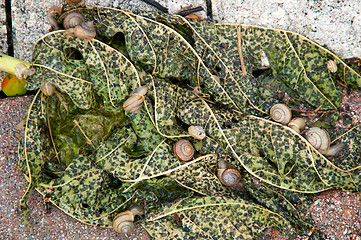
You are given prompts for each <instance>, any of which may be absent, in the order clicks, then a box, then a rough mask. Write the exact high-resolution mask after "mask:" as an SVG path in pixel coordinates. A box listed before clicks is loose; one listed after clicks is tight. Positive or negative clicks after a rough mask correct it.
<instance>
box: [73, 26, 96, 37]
mask: <svg viewBox="0 0 361 240" xmlns="http://www.w3.org/2000/svg"><path fill="white" fill-rule="evenodd" d="M74 35H75V36H76V37H78V38H81V39H84V40H91V39H94V38H95V36H96V32H95V28H94V25H93V23H92V22H82V23H80V24H79V25H78V26H76V27H75V28H74Z"/></svg>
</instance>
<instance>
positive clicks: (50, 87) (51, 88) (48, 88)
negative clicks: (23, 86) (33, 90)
mask: <svg viewBox="0 0 361 240" xmlns="http://www.w3.org/2000/svg"><path fill="white" fill-rule="evenodd" d="M40 90H41V91H42V92H43V93H44V94H45V95H46V96H48V97H49V96H51V95H53V94H54V92H55V85H54V84H52V83H51V82H47V83H45V84H44V85H42V86H41V87H40Z"/></svg>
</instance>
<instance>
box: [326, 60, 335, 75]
mask: <svg viewBox="0 0 361 240" xmlns="http://www.w3.org/2000/svg"><path fill="white" fill-rule="evenodd" d="M327 69H328V70H329V71H330V72H332V73H335V72H336V71H337V64H336V62H335V61H334V60H328V61H327Z"/></svg>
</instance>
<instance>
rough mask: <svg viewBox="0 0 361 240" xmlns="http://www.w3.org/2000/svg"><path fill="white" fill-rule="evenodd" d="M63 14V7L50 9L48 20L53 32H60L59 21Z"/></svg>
mask: <svg viewBox="0 0 361 240" xmlns="http://www.w3.org/2000/svg"><path fill="white" fill-rule="evenodd" d="M60 14H61V7H58V6H52V7H51V8H49V10H48V13H47V15H46V18H47V19H48V21H49V23H50V25H51V27H52V29H53V30H59V26H58V22H57V19H58V17H59V16H60Z"/></svg>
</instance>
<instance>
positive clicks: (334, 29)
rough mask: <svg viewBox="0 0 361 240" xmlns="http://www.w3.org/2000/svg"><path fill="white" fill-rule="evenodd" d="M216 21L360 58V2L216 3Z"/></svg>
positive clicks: (230, 0) (219, 0) (281, 0)
mask: <svg viewBox="0 0 361 240" xmlns="http://www.w3.org/2000/svg"><path fill="white" fill-rule="evenodd" d="M212 10H213V20H214V21H215V22H218V23H241V24H247V25H257V26H263V27H269V28H279V29H283V30H289V31H292V32H296V33H299V34H302V35H304V36H306V37H308V38H310V39H312V40H314V41H315V42H317V43H319V44H320V45H325V46H326V47H327V48H328V49H330V50H331V51H333V52H334V53H336V54H337V55H339V56H341V57H343V58H351V57H361V34H360V32H361V2H360V1H355V0H344V1H338V0H323V1H314V0H311V1H309V0H258V1H239V0H228V1H225V0H213V1H212Z"/></svg>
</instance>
